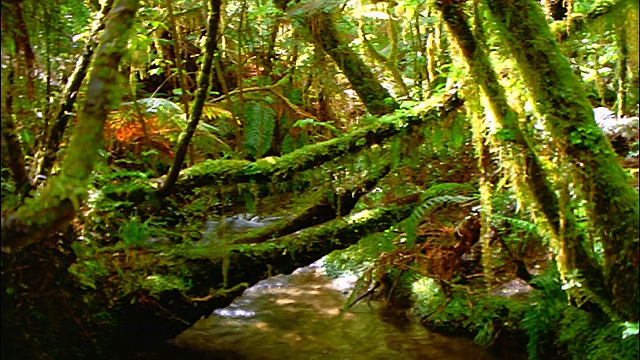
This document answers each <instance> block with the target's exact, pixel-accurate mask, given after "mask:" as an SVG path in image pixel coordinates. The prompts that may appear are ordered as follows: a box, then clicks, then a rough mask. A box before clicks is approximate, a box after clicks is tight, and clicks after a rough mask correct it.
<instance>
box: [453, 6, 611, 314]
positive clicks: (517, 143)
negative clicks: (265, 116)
mask: <svg viewBox="0 0 640 360" xmlns="http://www.w3.org/2000/svg"><path fill="white" fill-rule="evenodd" d="M441 10H442V13H443V18H444V20H445V22H446V24H447V27H448V29H449V32H450V33H451V34H452V35H453V39H454V41H455V42H456V43H457V45H458V47H459V48H460V51H461V53H462V55H463V57H464V59H465V61H466V63H467V65H468V66H469V71H470V73H471V75H472V76H473V79H474V81H475V82H476V83H477V84H478V85H479V86H480V88H481V89H482V92H483V93H484V96H485V97H486V99H487V101H488V103H489V106H490V108H491V112H492V113H493V114H494V119H495V121H496V122H497V123H498V124H499V125H500V126H501V128H502V131H501V132H500V133H499V134H496V136H494V138H495V140H497V141H498V142H499V143H500V144H501V146H502V147H503V148H504V150H505V151H507V152H508V153H510V154H511V159H512V160H511V161H510V164H512V165H513V166H515V167H516V168H517V170H516V173H517V174H519V175H520V179H517V183H519V184H522V185H524V186H525V187H526V189H524V190H525V191H526V192H528V193H529V194H530V196H531V198H533V200H535V206H536V208H537V209H538V210H539V211H540V213H541V214H542V215H543V217H544V219H545V220H546V222H547V223H548V225H549V227H550V229H551V232H552V235H553V237H554V238H555V239H556V240H558V241H559V242H560V244H559V245H560V246H561V248H562V249H560V250H562V251H563V252H564V253H565V257H569V258H570V260H569V261H568V264H567V265H569V269H568V270H573V269H575V268H576V264H579V265H578V267H579V268H580V270H581V272H583V273H584V275H587V276H588V279H587V281H586V285H587V287H588V288H589V289H590V290H591V291H592V292H593V293H594V294H595V295H596V296H597V297H598V298H599V300H600V301H599V302H600V303H604V304H608V303H609V302H610V301H611V293H610V292H609V291H608V290H607V289H605V286H604V282H603V279H602V275H601V274H600V270H599V268H598V267H597V266H596V265H595V264H593V262H592V260H591V259H590V258H589V257H588V255H587V254H588V253H587V251H585V250H584V249H582V247H583V246H584V245H583V241H582V240H583V235H582V234H581V233H580V232H579V231H578V230H577V224H576V221H575V218H574V216H573V214H572V210H571V209H568V208H564V209H563V208H561V206H560V203H559V199H558V196H557V195H556V192H555V189H554V187H553V185H552V184H551V182H550V180H549V176H548V175H549V174H547V172H546V171H545V170H544V167H543V165H542V163H541V162H540V159H539V157H538V155H537V154H536V153H535V151H534V148H533V147H532V146H531V144H530V143H529V141H528V139H527V138H526V136H525V134H524V133H523V131H522V130H521V129H520V127H519V125H518V116H517V114H516V112H515V110H514V109H513V108H511V106H509V104H508V101H507V97H506V94H505V90H504V88H503V87H502V86H501V85H500V83H499V81H498V76H497V74H496V72H495V71H494V69H493V66H492V64H491V61H490V59H489V57H488V55H487V53H486V51H485V49H484V48H483V47H482V46H479V44H478V43H477V42H476V39H475V37H474V35H473V33H472V31H471V27H470V26H469V24H468V23H467V20H466V18H465V15H464V12H463V10H462V8H461V6H460V5H450V6H445V7H442V9H441ZM520 157H522V162H519V161H517V160H515V158H520ZM521 200H524V201H525V202H526V201H527V200H528V199H521ZM561 218H563V220H564V236H563V234H561V231H562V229H561ZM576 247H579V248H580V249H576Z"/></svg>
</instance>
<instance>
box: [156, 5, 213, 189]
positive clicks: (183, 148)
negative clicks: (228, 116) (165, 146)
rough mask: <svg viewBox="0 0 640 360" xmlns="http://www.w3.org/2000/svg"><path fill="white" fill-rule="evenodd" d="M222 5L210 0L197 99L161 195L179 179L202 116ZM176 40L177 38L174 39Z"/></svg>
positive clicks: (209, 81)
mask: <svg viewBox="0 0 640 360" xmlns="http://www.w3.org/2000/svg"><path fill="white" fill-rule="evenodd" d="M221 6H222V1H221V0H211V1H210V2H209V7H210V9H209V19H208V21H207V23H208V28H207V39H206V42H205V54H204V61H203V62H202V68H201V69H200V74H199V75H198V90H196V95H195V101H194V103H193V107H192V108H191V118H190V119H189V124H188V125H187V128H186V129H185V131H184V132H183V133H182V134H181V135H180V142H179V143H178V150H177V151H176V157H175V159H174V160H173V164H172V165H171V169H169V174H168V175H167V178H166V180H165V182H164V184H163V185H162V188H161V189H160V190H159V194H160V196H166V195H168V194H169V193H170V192H171V189H172V188H173V186H174V185H175V183H176V180H177V179H178V175H179V174H180V169H181V168H182V164H183V163H184V159H185V157H186V155H187V151H188V149H189V143H190V142H191V138H192V137H193V134H194V133H195V131H196V128H197V127H198V123H199V122H200V117H201V116H202V109H203V107H204V102H205V100H206V99H207V95H208V94H209V85H210V83H211V80H210V78H211V69H212V67H213V57H214V55H215V52H216V50H217V49H218V25H219V24H220V8H221ZM174 41H176V40H174Z"/></svg>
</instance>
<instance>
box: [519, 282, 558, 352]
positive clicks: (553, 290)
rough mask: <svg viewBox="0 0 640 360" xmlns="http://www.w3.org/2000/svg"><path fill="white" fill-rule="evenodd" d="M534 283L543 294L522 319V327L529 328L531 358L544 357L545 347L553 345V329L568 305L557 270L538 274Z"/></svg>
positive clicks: (528, 346) (528, 347) (528, 348)
mask: <svg viewBox="0 0 640 360" xmlns="http://www.w3.org/2000/svg"><path fill="white" fill-rule="evenodd" d="M531 283H532V284H534V285H537V286H538V287H541V288H542V296H538V298H537V300H538V301H536V302H535V303H533V305H532V306H531V307H529V309H528V310H527V313H526V315H525V317H524V319H523V320H522V327H523V328H524V329H526V330H527V334H528V335H529V343H528V345H527V350H528V354H529V360H537V359H544V358H545V355H547V354H545V353H544V350H543V349H544V348H545V347H548V346H550V345H551V342H552V339H551V338H550V337H551V334H552V331H553V330H554V329H555V327H556V326H557V322H558V321H559V320H560V316H561V311H562V310H563V309H565V308H566V307H567V306H568V302H567V294H566V293H565V292H564V291H562V288H561V285H560V275H559V273H558V272H557V270H555V271H554V270H550V271H547V272H546V273H544V274H542V275H540V276H537V277H536V278H534V279H533V280H532V281H531Z"/></svg>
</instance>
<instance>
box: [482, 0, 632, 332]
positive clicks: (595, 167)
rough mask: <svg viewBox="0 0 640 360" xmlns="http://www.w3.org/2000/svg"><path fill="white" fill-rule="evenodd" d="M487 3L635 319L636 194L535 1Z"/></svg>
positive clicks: (609, 275)
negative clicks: (570, 170)
mask: <svg viewBox="0 0 640 360" xmlns="http://www.w3.org/2000/svg"><path fill="white" fill-rule="evenodd" d="M487 4H488V6H489V9H490V10H491V13H492V14H493V17H494V19H495V22H496V23H497V25H498V27H500V28H501V31H500V33H501V36H502V38H503V40H504V41H505V43H506V44H507V45H508V48H509V50H510V53H511V55H512V56H513V58H514V59H515V60H516V64H517V66H518V69H519V72H520V76H521V77H522V79H523V81H524V82H525V84H526V85H527V87H528V88H529V90H530V91H531V94H532V97H533V100H534V101H535V106H536V111H537V112H538V113H539V114H540V115H541V116H542V117H543V119H544V125H545V127H546V128H547V129H548V130H549V132H550V133H551V135H552V136H553V139H554V143H553V146H555V147H557V148H558V150H560V151H561V152H562V153H564V154H566V155H567V157H568V160H569V161H570V162H571V163H572V164H573V166H574V167H575V170H574V171H575V172H576V174H577V177H578V178H579V179H580V182H581V186H582V194H584V196H585V197H587V201H588V203H589V204H590V205H589V206H588V211H589V216H590V219H591V221H592V227H593V229H592V230H593V235H594V236H593V238H594V239H599V240H600V242H601V243H602V245H603V248H604V272H603V273H604V277H605V279H606V283H607V286H608V287H609V288H610V289H611V291H612V293H613V305H612V306H613V309H614V311H615V313H616V314H617V315H618V316H619V317H620V318H622V319H628V320H631V321H638V315H639V314H638V313H639V302H638V290H639V289H638V287H639V284H638V235H639V232H640V231H639V230H640V225H639V224H638V216H639V214H638V206H639V202H638V193H637V191H635V190H634V189H633V188H632V187H631V186H630V185H629V183H628V181H627V178H626V176H625V173H624V171H623V169H622V167H621V166H620V165H619V164H618V162H617V161H616V155H615V153H614V151H613V149H612V148H611V144H609V142H608V141H607V139H606V138H605V137H604V135H603V133H602V131H601V130H600V129H599V128H598V126H597V125H596V123H595V121H594V116H593V111H592V108H591V106H590V104H589V101H588V99H587V96H586V94H585V92H584V89H583V88H582V84H581V82H580V80H579V79H578V78H577V77H576V76H575V74H574V73H573V70H572V69H571V67H570V65H569V62H568V61H567V59H566V58H565V57H564V56H563V55H562V53H561V51H560V49H559V48H558V45H557V43H556V42H555V40H554V38H553V35H552V33H551V31H550V29H549V26H548V25H547V23H546V20H545V17H544V14H543V12H542V9H541V8H540V5H539V4H537V3H536V2H535V1H532V0H510V1H506V0H496V1H488V2H487Z"/></svg>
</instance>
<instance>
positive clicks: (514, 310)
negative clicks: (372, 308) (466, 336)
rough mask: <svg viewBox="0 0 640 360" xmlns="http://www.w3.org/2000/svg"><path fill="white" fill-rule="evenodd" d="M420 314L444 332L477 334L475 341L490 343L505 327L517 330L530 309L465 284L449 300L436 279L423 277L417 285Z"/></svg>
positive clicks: (518, 302)
mask: <svg viewBox="0 0 640 360" xmlns="http://www.w3.org/2000/svg"><path fill="white" fill-rule="evenodd" d="M413 289H414V296H415V299H416V304H417V308H416V313H417V315H419V316H421V317H423V320H422V321H423V323H427V324H428V325H429V326H430V327H433V328H436V329H439V330H442V331H460V330H461V329H464V331H465V332H469V333H472V334H475V335H476V336H475V339H474V341H475V342H476V343H478V344H480V345H484V346H486V345H489V344H491V343H493V341H495V338H496V336H498V333H499V332H500V331H502V330H504V329H506V330H509V331H516V330H517V329H518V324H519V323H520V321H521V320H522V318H523V316H524V312H525V311H526V308H527V306H526V304H524V303H522V302H520V301H518V300H512V299H509V298H504V297H497V296H487V295H486V294H481V295H479V296H475V295H471V294H469V293H468V292H467V291H468V290H467V289H465V288H464V287H456V286H454V287H453V288H452V295H451V296H452V297H451V299H447V298H446V296H445V294H444V291H442V288H441V287H440V285H439V283H438V281H437V280H435V279H429V278H421V279H419V280H417V281H416V282H415V283H414V285H413Z"/></svg>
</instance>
